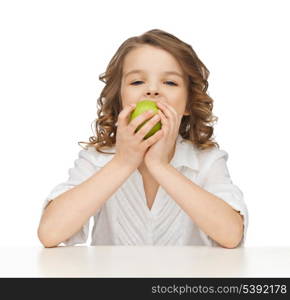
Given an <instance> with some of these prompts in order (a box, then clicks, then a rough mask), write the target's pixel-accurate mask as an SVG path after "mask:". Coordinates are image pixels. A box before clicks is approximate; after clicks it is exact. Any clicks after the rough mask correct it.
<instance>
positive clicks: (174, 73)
mask: <svg viewBox="0 0 290 300" xmlns="http://www.w3.org/2000/svg"><path fill="white" fill-rule="evenodd" d="M134 73H145V71H143V70H132V71H130V72H128V73H127V74H126V75H125V77H127V76H129V75H131V74H134ZM162 74H165V75H170V74H172V75H176V76H179V77H181V78H183V76H182V75H181V74H180V73H178V72H175V71H165V72H163V73H162Z"/></svg>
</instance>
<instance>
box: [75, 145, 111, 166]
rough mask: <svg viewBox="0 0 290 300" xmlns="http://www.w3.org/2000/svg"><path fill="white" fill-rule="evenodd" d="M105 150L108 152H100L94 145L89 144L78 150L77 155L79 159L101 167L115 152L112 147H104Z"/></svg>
mask: <svg viewBox="0 0 290 300" xmlns="http://www.w3.org/2000/svg"><path fill="white" fill-rule="evenodd" d="M105 152H109V153H110V154H105V153H100V152H98V151H97V150H96V149H95V147H92V146H90V147H88V148H87V149H82V150H80V151H79V154H78V156H79V159H80V160H86V161H87V162H89V163H90V164H92V165H94V166H97V167H103V166H104V165H105V164H106V163H107V162H109V161H110V160H111V159H112V158H113V157H114V154H115V151H114V149H112V148H110V149H106V150H105Z"/></svg>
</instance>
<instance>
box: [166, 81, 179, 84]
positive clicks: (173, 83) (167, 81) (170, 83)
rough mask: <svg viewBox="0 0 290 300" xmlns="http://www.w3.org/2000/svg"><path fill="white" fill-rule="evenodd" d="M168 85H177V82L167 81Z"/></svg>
mask: <svg viewBox="0 0 290 300" xmlns="http://www.w3.org/2000/svg"><path fill="white" fill-rule="evenodd" d="M166 82H167V83H170V84H169V85H177V84H176V83H175V82H173V81H166Z"/></svg>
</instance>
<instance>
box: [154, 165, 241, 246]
mask: <svg viewBox="0 0 290 300" xmlns="http://www.w3.org/2000/svg"><path fill="white" fill-rule="evenodd" d="M149 169H150V172H151V174H152V176H153V177H154V178H155V180H157V181H158V183H159V184H160V185H161V186H162V187H163V189H164V190H166V192H167V193H168V194H169V195H170V196H171V197H172V199H174V200H175V201H176V202H177V204H178V205H179V206H180V207H181V208H182V209H183V210H184V211H185V212H186V213H187V214H188V215H189V217H190V218H191V219H192V220H193V221H194V222H195V224H197V226H198V227H199V228H200V229H201V230H202V231H203V232H204V233H206V234H207V235H208V236H210V237H211V238H212V239H213V240H215V241H216V242H217V243H219V244H220V245H221V246H223V247H227V248H234V247H236V246H237V245H238V243H239V242H240V240H241V238H242V235H243V220H242V218H241V216H240V215H239V213H238V212H236V211H235V210H233V208H232V207H231V206H230V205H228V204H227V203H226V202H225V201H223V200H222V199H220V198H218V197H216V196H215V195H213V194H212V193H209V192H208V191H206V190H205V189H203V188H201V187H199V186H198V185H197V184H195V183H194V182H192V181H191V180H189V179H188V178H187V177H185V176H184V175H182V174H181V173H179V172H178V171H177V170H176V169H175V168H174V167H172V166H171V165H159V164H158V165H154V166H153V165H152V166H149Z"/></svg>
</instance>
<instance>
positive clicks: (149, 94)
mask: <svg viewBox="0 0 290 300" xmlns="http://www.w3.org/2000/svg"><path fill="white" fill-rule="evenodd" d="M146 95H147V96H151V95H155V96H158V95H159V93H158V92H147V93H146Z"/></svg>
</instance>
